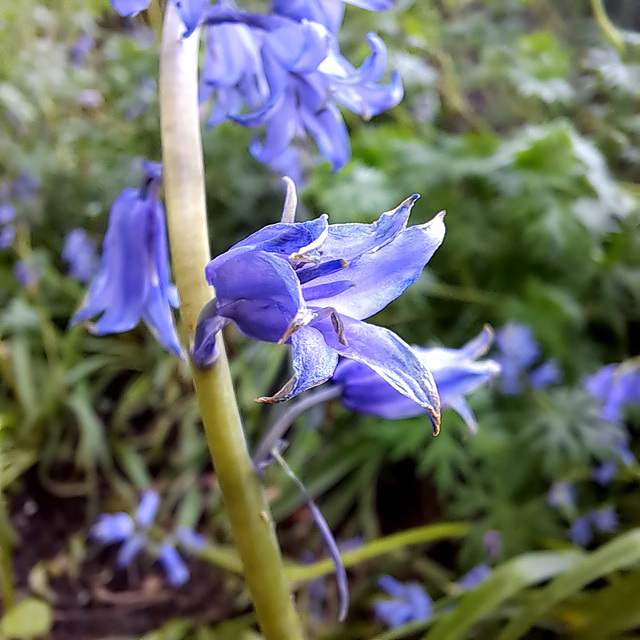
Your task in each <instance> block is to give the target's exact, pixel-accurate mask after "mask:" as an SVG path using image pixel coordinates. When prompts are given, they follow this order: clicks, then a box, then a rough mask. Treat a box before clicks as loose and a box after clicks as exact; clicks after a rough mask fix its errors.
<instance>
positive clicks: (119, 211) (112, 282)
mask: <svg viewBox="0 0 640 640" xmlns="http://www.w3.org/2000/svg"><path fill="white" fill-rule="evenodd" d="M142 164H143V169H144V172H145V178H144V180H143V183H142V186H141V187H140V189H131V188H129V189H125V190H124V191H123V192H122V193H121V194H120V195H119V196H118V198H117V199H116V201H115V202H114V203H113V206H112V207H111V214H110V216H109V227H108V229H107V234H106V236H105V239H104V243H103V245H102V262H101V265H100V270H99V271H98V274H97V275H96V277H95V278H94V279H93V282H92V283H91V286H90V287H89V292H88V293H87V296H86V298H85V300H84V302H83V303H82V305H81V307H80V308H79V309H78V311H77V312H76V314H75V315H74V316H73V318H72V319H71V325H72V326H73V325H75V324H78V323H79V322H83V321H85V320H88V319H89V318H92V317H93V316H96V315H101V317H100V319H99V320H98V321H97V322H96V323H95V324H93V325H91V331H92V332H93V333H95V334H96V335H104V334H107V333H120V332H122V331H129V330H130V329H133V328H134V327H135V326H136V325H137V324H138V322H140V319H142V320H144V322H145V324H146V325H147V327H149V329H150V331H151V332H152V333H153V335H154V336H155V337H156V339H157V340H158V341H159V342H160V344H162V346H163V347H165V348H166V349H170V350H171V351H173V352H174V353H176V354H178V355H180V354H181V349H180V343H179V341H178V336H177V335H176V329H175V326H174V323H173V315H172V313H171V307H173V308H177V307H178V306H179V300H178V293H177V291H176V289H175V287H174V286H173V285H172V284H171V280H170V274H169V256H168V251H167V231H166V226H165V218H164V209H163V207H162V204H161V203H160V201H159V200H158V188H159V186H160V182H161V170H162V167H161V165H159V164H157V163H153V162H147V161H144V162H143V163H142Z"/></svg>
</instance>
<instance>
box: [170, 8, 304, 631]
mask: <svg viewBox="0 0 640 640" xmlns="http://www.w3.org/2000/svg"><path fill="white" fill-rule="evenodd" d="M183 32H184V25H183V24H182V22H181V20H180V18H179V16H178V12H177V9H176V8H175V6H174V3H172V2H170V3H167V7H166V12H165V19H164V28H163V34H162V47H161V53H160V122H161V131H162V159H163V163H164V169H163V174H164V190H165V197H166V204H167V224H168V230H169V241H170V245H171V255H172V262H173V269H174V274H175V278H176V283H177V285H178V291H179V293H180V301H181V302H180V313H181V316H182V319H183V322H184V326H185V330H186V334H187V336H188V337H189V340H191V339H192V338H193V334H194V330H195V327H196V322H197V318H198V314H199V312H200V309H201V308H202V307H203V306H204V305H205V304H206V303H207V302H209V301H210V300H211V297H212V291H211V288H210V287H209V286H208V285H207V283H206V282H205V279H204V268H205V265H206V264H207V262H208V261H209V259H210V255H209V240H208V233H207V217H206V206H205V195H204V168H203V164H202V141H201V138H200V119H199V114H198V78H197V69H198V42H199V36H198V34H197V33H195V34H193V35H192V36H191V37H189V38H187V39H183V38H182V34H183ZM218 337H219V341H218V348H219V350H220V358H219V359H218V361H217V363H216V364H215V365H214V366H213V367H211V368H209V369H206V370H203V369H198V368H196V367H193V380H194V385H195V390H196V395H197V397H198V402H199V404H200V410H201V413H202V419H203V423H204V429H205V432H206V438H207V444H208V445H209V449H210V451H211V456H212V458H213V464H214V467H215V471H216V475H217V479H218V482H219V484H220V490H221V492H222V497H223V500H224V504H225V508H226V511H227V514H228V517H229V522H230V524H231V529H232V533H233V538H234V542H235V544H236V546H237V548H238V553H239V555H240V559H241V560H242V565H243V569H244V575H245V578H246V581H247V585H248V588H249V591H250V592H251V596H252V598H253V603H254V606H255V611H256V617H257V618H258V622H259V624H260V627H261V629H262V634H263V636H264V638H265V640H300V639H302V638H303V633H302V628H301V623H300V619H299V617H298V615H297V613H296V610H295V607H294V604H293V600H292V598H291V593H290V585H289V582H288V580H287V578H286V576H285V572H284V566H283V563H282V558H281V556H280V550H279V548H278V542H277V539H276V535H275V528H274V524H273V520H272V519H271V517H270V515H269V512H268V507H267V504H266V501H265V499H264V495H263V491H262V487H261V485H260V482H259V480H258V478H257V476H256V474H255V472H254V469H253V465H252V462H251V458H250V457H249V452H248V450H247V444H246V441H245V437H244V432H243V430H242V423H241V421H240V415H239V412H238V407H237V404H236V399H235V394H234V391H233V385H232V381H231V374H230V372H229V365H228V362H227V358H226V354H225V350H224V344H223V342H222V338H221V337H220V336H218Z"/></svg>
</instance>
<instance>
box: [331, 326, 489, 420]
mask: <svg viewBox="0 0 640 640" xmlns="http://www.w3.org/2000/svg"><path fill="white" fill-rule="evenodd" d="M492 339H493V332H492V331H491V328H490V327H485V328H484V329H483V330H482V332H481V333H480V334H479V335H478V336H477V337H476V338H474V339H473V340H471V341H470V342H468V343H467V344H466V345H465V346H464V347H462V348H460V349H442V348H433V349H423V348H421V347H415V346H414V347H413V350H414V352H415V353H416V355H417V356H418V358H419V359H420V361H421V362H422V363H423V364H424V366H425V367H427V369H429V371H431V373H432V375H433V378H434V380H435V383H436V387H437V389H438V394H439V395H440V403H441V406H442V408H448V407H450V408H452V409H454V410H455V411H456V412H457V413H458V414H459V415H460V416H461V417H462V419H463V420H464V421H465V423H466V424H467V426H468V427H469V430H470V431H471V432H472V433H475V431H477V427H478V425H477V422H476V419H475V416H474V415H473V412H472V411H471V409H470V408H469V405H468V404H467V401H466V400H465V395H467V394H468V393H471V392H472V391H474V390H475V389H477V388H478V387H480V386H481V385H483V384H486V383H487V382H489V381H490V380H491V378H493V377H494V376H496V375H497V374H498V373H499V372H500V367H499V365H498V364H497V363H496V362H494V361H493V360H478V358H479V357H480V356H482V355H484V354H485V353H486V352H487V351H488V349H489V347H490V345H491V341H492ZM332 382H333V383H334V384H337V385H342V387H343V392H342V403H343V404H344V406H345V407H347V408H348V409H350V410H351V411H357V412H359V413H364V414H367V415H374V416H378V417H380V418H386V419H389V420H394V419H400V418H412V417H414V416H418V415H421V414H423V413H425V409H424V408H423V407H421V406H420V405H418V404H416V403H415V402H413V401H412V400H411V399H410V398H408V397H406V396H405V395H402V394H401V393H398V391H396V390H395V389H394V388H393V387H392V386H391V385H389V384H388V383H387V382H385V380H383V379H382V378H381V377H380V376H379V375H378V374H377V373H376V372H375V371H373V370H372V369H370V368H369V367H367V366H366V365H365V364H362V363H360V362H355V361H353V360H342V361H341V362H340V363H339V364H338V367H337V368H336V370H335V372H334V374H333V378H332Z"/></svg>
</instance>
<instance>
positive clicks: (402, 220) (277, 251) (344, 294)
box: [192, 182, 445, 429]
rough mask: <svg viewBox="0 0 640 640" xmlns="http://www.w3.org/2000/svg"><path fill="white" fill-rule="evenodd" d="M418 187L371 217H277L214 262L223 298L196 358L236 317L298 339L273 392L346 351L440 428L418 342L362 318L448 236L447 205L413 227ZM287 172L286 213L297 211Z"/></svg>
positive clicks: (276, 336) (394, 293)
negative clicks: (414, 345) (288, 369)
mask: <svg viewBox="0 0 640 640" xmlns="http://www.w3.org/2000/svg"><path fill="white" fill-rule="evenodd" d="M417 197H418V196H415V195H414V196H411V197H410V198H407V200H405V201H404V202H403V203H401V204H400V205H399V206H398V207H397V208H396V209H394V210H393V211H390V212H387V213H384V214H382V216H381V217H380V218H379V220H378V221H376V222H374V223H373V224H369V225H367V224H336V225H329V223H328V220H327V216H326V215H323V216H322V217H320V218H317V219H316V220H311V221H309V222H300V223H295V222H283V223H279V224H272V225H269V226H267V227H265V228H264V229H261V230H260V231H257V232H256V233H254V234H252V235H251V236H249V237H248V238H246V239H245V240H243V241H241V242H239V243H238V244H236V245H234V246H233V247H232V248H231V249H229V251H227V252H226V253H224V254H222V255H221V256H218V257H217V258H215V259H214V260H212V261H211V262H210V263H209V264H208V265H207V267H206V270H205V273H206V278H207V282H209V284H211V285H212V286H213V287H214V289H215V291H216V296H217V298H216V299H215V300H213V301H212V302H211V303H209V304H208V305H206V306H205V307H204V308H203V310H202V312H201V314H200V319H199V321H198V325H197V327H196V335H195V344H194V347H193V349H192V355H193V360H194V362H195V364H196V365H198V366H201V367H204V366H208V365H210V364H211V363H212V362H214V361H215V359H216V357H217V351H216V348H215V337H216V334H217V333H218V331H219V330H220V329H221V328H222V327H223V326H224V325H225V324H227V323H228V322H229V321H231V320H233V321H234V322H235V323H236V326H237V327H238V329H239V330H240V331H241V332H242V333H244V334H245V335H246V336H248V337H250V338H253V339H257V340H263V341H266V342H278V343H288V344H291V345H292V347H293V369H294V376H293V378H291V380H290V381H289V382H288V383H287V384H286V385H285V386H284V387H283V388H282V389H281V390H280V391H279V392H278V393H277V394H276V395H275V396H273V397H272V398H261V399H260V400H261V401H263V402H278V401H281V400H287V399H289V398H292V397H294V396H296V395H297V394H299V393H301V392H302V391H304V390H306V389H309V388H311V387H313V386H316V385H318V384H321V383H322V382H325V381H326V380H328V379H329V378H330V377H331V376H332V375H333V372H334V370H335V368H336V365H337V364H338V358H339V357H340V356H343V357H345V358H348V359H351V360H356V361H358V362H362V363H364V364H366V365H368V366H369V367H370V368H371V369H373V370H374V371H375V372H376V373H378V375H380V376H381V377H382V378H383V379H384V380H386V381H387V382H388V383H389V384H390V385H391V386H392V387H394V388H395V389H396V390H397V391H399V392H400V393H401V394H403V395H406V396H407V397H409V398H411V399H412V400H413V401H415V402H417V403H418V404H420V405H421V406H422V407H424V408H425V409H426V410H427V411H428V412H429V414H430V416H431V420H432V423H433V425H434V429H437V428H438V425H439V422H440V402H439V398H438V392H437V389H436V386H435V383H434V381H433V376H432V375H431V373H429V371H428V370H427V368H426V367H425V365H424V364H423V363H422V362H421V361H420V359H419V358H418V357H417V356H416V354H415V353H414V352H413V351H412V349H411V347H409V345H407V344H406V343H405V342H404V341H403V340H401V339H400V338H399V337H398V336H397V335H395V334H394V333H393V332H391V331H389V330H388V329H384V328H382V327H377V326H374V325H371V324H367V323H365V322H362V320H364V319H366V318H368V317H370V316H372V315H373V314H374V313H377V312H378V311H380V310H381V309H383V308H384V307H385V306H386V305H387V304H388V303H389V302H391V301H392V300H394V299H395V298H397V297H398V296H399V295H400V294H401V293H402V292H403V291H404V290H405V289H406V288H407V287H408V286H409V285H411V284H412V283H413V282H415V281H416V280H417V279H418V277H419V276H420V274H421V273H422V270H423V268H424V266H425V264H426V263H427V262H428V261H429V259H430V258H431V256H432V255H433V254H434V252H435V251H436V249H437V248H438V247H439V246H440V244H441V243H442V240H443V239H444V233H445V226H444V220H443V214H439V215H438V216H436V217H435V218H434V219H433V220H431V221H430V222H427V223H426V224H422V225H417V226H413V227H409V228H406V223H407V219H408V217H409V213H410V211H411V208H412V206H413V203H414V202H415V200H416V199H417ZM294 200H295V187H294V186H293V183H292V182H289V191H288V196H287V203H285V216H284V219H285V220H293V216H294V211H295V208H294V207H293V205H292V202H293V201H294Z"/></svg>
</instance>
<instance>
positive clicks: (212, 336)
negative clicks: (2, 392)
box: [191, 299, 229, 368]
mask: <svg viewBox="0 0 640 640" xmlns="http://www.w3.org/2000/svg"><path fill="white" fill-rule="evenodd" d="M228 322H229V320H228V319H227V318H223V317H222V316H219V315H218V311H217V301H216V300H215V299H214V300H211V301H210V302H208V303H207V304H206V305H205V306H204V307H202V310H201V311H200V315H199V316H198V322H197V324H196V331H195V336H194V340H193V347H192V349H191V358H192V359H193V362H194V363H195V364H196V366H198V367H203V368H204V367H208V366H210V365H212V364H213V363H214V362H215V361H216V360H217V359H218V356H219V355H220V354H219V351H218V348H217V346H216V337H217V335H218V332H219V331H220V330H221V329H222V328H223V327H224V326H225V325H226V324H227V323H228Z"/></svg>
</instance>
